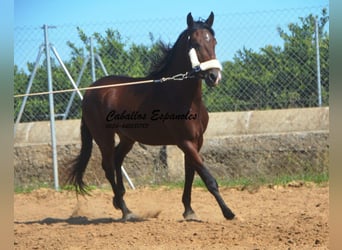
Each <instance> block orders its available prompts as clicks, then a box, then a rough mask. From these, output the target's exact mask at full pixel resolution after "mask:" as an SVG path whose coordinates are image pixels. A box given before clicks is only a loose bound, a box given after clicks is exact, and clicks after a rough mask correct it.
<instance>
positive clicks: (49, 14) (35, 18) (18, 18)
mask: <svg viewBox="0 0 342 250" xmlns="http://www.w3.org/2000/svg"><path fill="white" fill-rule="evenodd" d="M327 3H328V1H327V0H286V1H279V0H239V1H236V0H225V1H220V0H212V1H208V0H205V1H204V0H172V1H161V0H144V1H132V0H116V1H113V0H97V1H94V0H48V1H44V0H14V25H15V26H41V25H42V24H44V23H47V24H49V25H58V24H67V23H73V24H75V23H84V22H108V21H131V20H144V19H159V18H173V17H185V16H186V15H187V14H188V13H189V12H192V13H193V15H194V16H201V17H202V16H208V15H209V13H210V11H213V12H214V13H215V14H224V13H236V12H250V11H260V10H262V11H266V10H275V9H288V8H301V7H307V6H317V5H322V4H327Z"/></svg>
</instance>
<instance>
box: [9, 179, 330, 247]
mask: <svg viewBox="0 0 342 250" xmlns="http://www.w3.org/2000/svg"><path fill="white" fill-rule="evenodd" d="M221 194H222V196H223V197H224V199H225V201H226V202H227V204H228V206H230V208H231V209H232V210H233V211H234V212H235V214H236V215H237V219H234V220H232V221H227V220H225V219H224V217H223V215H222V214H221V211H220V209H219V207H218V205H217V203H216V201H215V200H214V198H213V197H212V196H211V195H210V193H209V192H208V191H207V190H205V189H201V188H195V189H193V198H192V206H193V208H194V210H195V211H196V213H197V216H198V218H199V219H200V220H201V221H191V222H187V221H184V220H183V218H182V213H183V205H182V203H181V195H182V190H181V189H178V188H175V189H169V188H139V189H137V190H128V191H127V193H126V198H125V200H126V203H127V205H128V206H129V208H130V209H131V210H133V211H134V212H135V213H136V214H138V215H140V216H141V217H143V218H145V220H143V221H139V222H122V221H121V220H120V218H121V212H120V211H117V210H115V209H114V208H113V206H112V203H111V202H112V194H111V192H110V191H108V190H94V191H92V196H90V197H87V198H83V197H80V198H79V200H78V201H77V199H76V196H75V193H74V192H71V191H62V192H56V191H54V190H51V189H39V190H35V191H33V192H31V193H28V194H15V195H14V248H15V249H101V250H103V249H312V248H317V249H327V248H328V235H329V227H328V211H329V188H328V187H327V186H324V187H318V186H316V185H310V184H305V185H303V184H302V183H294V184H291V185H289V186H287V187H282V186H281V187H280V186H276V187H261V188H258V189H253V190H251V189H250V190H238V189H232V188H221Z"/></svg>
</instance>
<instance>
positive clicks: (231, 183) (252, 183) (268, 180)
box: [153, 173, 329, 189]
mask: <svg viewBox="0 0 342 250" xmlns="http://www.w3.org/2000/svg"><path fill="white" fill-rule="evenodd" d="M294 181H302V182H305V183H315V184H318V185H325V184H327V183H328V181H329V175H328V173H311V174H309V173H307V174H303V175H280V176H275V177H254V178H236V179H217V183H218V185H219V186H220V187H228V188H241V189H244V188H248V187H252V188H253V187H260V186H286V185H287V184H289V183H291V182H294ZM160 186H166V187H168V188H170V189H173V188H183V186H184V181H178V182H165V183H162V184H160V185H154V186H153V187H155V188H158V187H160ZM192 186H193V187H198V188H206V186H205V184H204V182H203V181H202V180H201V179H200V178H195V179H194V182H193V185H192Z"/></svg>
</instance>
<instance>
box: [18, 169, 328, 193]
mask: <svg viewBox="0 0 342 250" xmlns="http://www.w3.org/2000/svg"><path fill="white" fill-rule="evenodd" d="M296 181H300V182H304V183H315V184H318V185H322V186H324V185H327V183H328V182H329V175H328V173H305V174H302V175H279V176H273V177H264V176H263V177H253V178H236V179H217V182H218V184H219V186H220V187H228V188H239V189H242V190H243V189H246V188H247V189H250V188H251V189H254V188H257V187H261V186H286V185H287V184H289V183H291V182H296ZM161 186H163V187H167V188H169V189H176V188H183V187H184V181H176V182H164V183H161V184H158V185H157V184H153V185H150V187H152V188H160V187H161ZM192 186H193V187H197V188H206V186H205V184H204V182H203V181H202V180H201V179H200V178H199V177H196V178H195V179H194V182H193V185H192ZM39 188H52V186H51V185H49V184H47V183H40V184H39V183H38V184H33V185H29V186H24V187H15V189H14V192H15V193H30V192H32V191H33V190H36V189H39ZM94 189H101V188H99V187H97V186H94V185H90V186H88V187H87V190H88V191H91V190H94ZM60 190H68V191H75V187H74V186H72V185H66V186H62V187H61V188H60Z"/></svg>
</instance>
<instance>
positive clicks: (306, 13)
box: [14, 6, 329, 122]
mask: <svg viewBox="0 0 342 250" xmlns="http://www.w3.org/2000/svg"><path fill="white" fill-rule="evenodd" d="M123 27H124V28H123ZM185 27H186V23H185V18H184V17H180V18H173V19H162V20H154V19H151V20H137V21H132V22H128V23H124V24H123V23H95V24H78V25H59V26H57V27H50V28H49V29H48V34H49V41H50V45H51V46H50V47H52V49H54V50H55V51H53V50H52V52H51V58H52V81H53V88H54V90H61V89H69V88H73V85H72V84H71V81H70V79H69V78H68V77H67V74H66V72H65V70H64V69H63V67H62V66H61V65H60V63H59V61H58V58H57V57H56V55H55V53H57V56H59V57H60V58H61V60H63V62H64V64H65V67H66V69H67V71H68V72H69V73H70V75H71V77H72V78H73V81H74V82H75V83H76V84H79V86H80V87H85V86H89V85H90V84H91V82H93V79H98V78H100V77H102V76H104V75H106V74H114V75H115V74H118V75H130V76H133V77H138V76H145V75H147V73H148V72H149V70H150V67H151V64H152V63H153V62H155V61H156V60H157V58H158V57H159V55H160V51H159V50H158V48H159V47H158V43H160V40H162V41H164V42H166V43H169V44H170V45H172V44H173V43H174V42H175V40H176V39H177V37H178V35H179V34H180V33H181V31H182V30H183V29H184V28H185ZM214 29H215V31H216V36H217V40H218V45H217V47H216V52H217V57H218V59H219V60H220V61H221V62H222V64H223V68H224V69H223V79H222V82H221V84H220V86H219V87H218V88H213V89H210V88H207V87H206V86H203V89H204V95H203V96H204V99H205V102H206V105H207V107H208V109H209V111H211V112H219V111H239V110H255V109H259V110H260V109H275V108H276V109H278V108H290V107H315V106H320V105H323V106H328V105H329V102H328V101H329V74H328V72H329V64H328V61H329V58H328V56H329V53H328V49H329V47H328V46H329V34H328V13H327V8H325V7H324V6H320V7H312V8H303V9H286V10H275V11H267V12H249V13H235V14H224V15H217V16H216V18H215V23H214ZM317 42H318V43H317ZM43 43H44V33H43V29H42V28H40V27H34V28H33V27H16V28H15V44H14V57H15V72H14V75H15V78H14V79H15V82H14V92H15V94H22V93H25V91H27V85H28V83H29V80H30V77H32V72H33V71H34V69H35V66H37V67H36V72H35V75H34V78H33V79H32V87H31V89H30V91H29V92H31V93H33V92H40V91H47V90H48V89H47V72H46V59H45V53H43V52H44V48H43V47H42V48H40V46H41V45H42V44H43ZM92 50H93V53H91V51H92ZM39 52H41V56H40V57H39V58H38V55H40V54H39ZM92 62H93V63H92ZM317 62H319V65H318V63H317ZM92 65H93V67H92ZM22 100H23V99H22V98H15V107H14V108H15V118H16V117H17V115H18V112H19V110H20V106H21V105H22ZM54 100H55V113H56V118H57V119H58V118H59V119H62V118H64V119H65V118H79V117H80V99H79V98H78V96H77V95H75V94H73V93H62V94H56V95H55V96H54ZM48 106H49V105H48V96H47V95H45V96H44V95H43V96H35V97H29V98H27V102H26V103H25V109H24V112H23V115H22V117H21V119H20V121H23V122H24V121H37V120H47V119H48V115H49V109H48Z"/></svg>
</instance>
